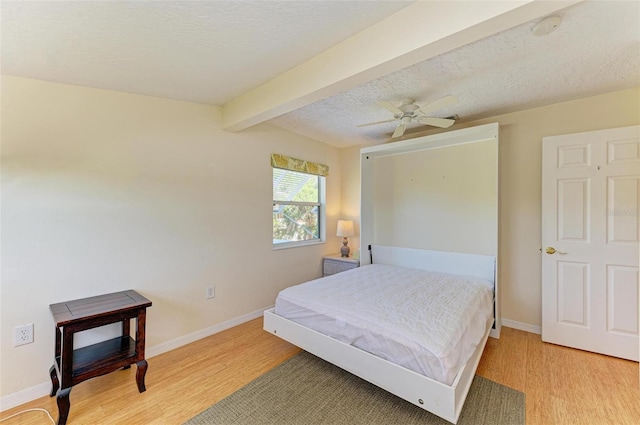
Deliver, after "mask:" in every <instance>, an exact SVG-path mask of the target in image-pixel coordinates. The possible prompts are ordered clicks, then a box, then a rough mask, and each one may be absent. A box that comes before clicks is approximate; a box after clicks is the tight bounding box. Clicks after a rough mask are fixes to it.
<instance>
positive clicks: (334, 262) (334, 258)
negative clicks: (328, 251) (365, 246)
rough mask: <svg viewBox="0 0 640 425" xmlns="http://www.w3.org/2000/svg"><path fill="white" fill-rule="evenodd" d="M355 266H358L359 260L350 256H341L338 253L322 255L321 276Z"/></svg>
mask: <svg viewBox="0 0 640 425" xmlns="http://www.w3.org/2000/svg"><path fill="white" fill-rule="evenodd" d="M356 267H360V260H354V259H353V258H352V257H342V256H341V255H340V254H332V255H327V256H325V257H322V276H330V275H332V274H336V273H340V272H343V271H345V270H351V269H355V268H356Z"/></svg>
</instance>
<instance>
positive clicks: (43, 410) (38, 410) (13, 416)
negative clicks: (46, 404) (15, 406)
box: [0, 407, 56, 425]
mask: <svg viewBox="0 0 640 425" xmlns="http://www.w3.org/2000/svg"><path fill="white" fill-rule="evenodd" d="M27 412H44V413H46V414H47V416H48V417H49V420H50V421H51V423H52V424H53V425H56V421H54V420H53V418H52V417H51V414H50V413H49V411H48V410H46V409H41V408H39V407H37V408H35V409H26V410H23V411H21V412H18V413H14V414H13V415H11V416H7V417H6V418H2V419H0V422H4V421H6V420H7V419H11V418H15V417H16V416H18V415H22V414H23V413H27Z"/></svg>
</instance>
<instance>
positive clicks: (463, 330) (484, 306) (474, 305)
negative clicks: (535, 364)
mask: <svg viewBox="0 0 640 425" xmlns="http://www.w3.org/2000/svg"><path fill="white" fill-rule="evenodd" d="M275 313H276V314H278V315H280V316H283V317H286V318H288V319H290V320H293V321H295V322H297V323H300V324H302V325H304V326H307V327H309V328H311V329H314V330H316V331H319V332H322V333H324V334H326V335H329V336H331V337H333V338H336V339H338V340H340V341H342V342H345V343H348V344H351V345H354V346H356V347H358V348H360V349H362V350H365V351H368V352H370V353H372V354H375V355H377V356H379V357H382V358H384V359H387V360H389V361H392V362H394V363H396V364H399V365H401V366H404V367H406V368H408V369H411V370H413V371H415V372H418V373H420V374H423V375H425V376H427V377H430V378H433V379H436V380H438V381H440V382H443V383H445V384H447V385H451V383H452V382H453V380H454V378H455V376H456V374H457V373H458V370H459V369H460V367H461V366H463V365H464V364H465V363H466V362H467V360H468V359H469V358H470V357H471V355H472V354H473V351H474V350H475V347H476V346H477V345H478V343H479V342H480V341H481V339H482V337H483V336H484V332H485V330H486V324H487V321H488V320H489V318H490V317H491V316H492V314H493V284H492V283H491V282H489V281H486V280H482V279H476V278H470V277H464V276H456V275H451V274H444V273H436V272H429V271H425V270H418V269H410V268H404V267H397V266H388V265H382V264H373V265H368V266H363V267H360V268H357V269H353V270H349V271H346V272H342V273H338V274H335V275H332V276H327V277H325V278H322V279H317V280H313V281H310V282H306V283H304V284H301V285H297V286H293V287H290V288H287V289H285V290H283V291H281V292H280V294H279V295H278V298H277V299H276V307H275Z"/></svg>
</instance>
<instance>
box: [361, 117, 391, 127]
mask: <svg viewBox="0 0 640 425" xmlns="http://www.w3.org/2000/svg"><path fill="white" fill-rule="evenodd" d="M395 120H396V119H395V118H392V119H390V120H384V121H376V122H369V123H366V124H358V127H367V126H369V125H378V124H385V123H388V122H393V121H395Z"/></svg>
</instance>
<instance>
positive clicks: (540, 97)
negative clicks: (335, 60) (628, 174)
mask: <svg viewBox="0 0 640 425" xmlns="http://www.w3.org/2000/svg"><path fill="white" fill-rule="evenodd" d="M411 3H412V2H406V1H238V0H236V1H159V2H142V1H121V2H115V1H107V2H82V1H65V2H47V1H43V2H24V1H6V0H3V1H2V3H0V7H1V10H0V12H1V36H2V44H1V47H2V51H1V54H2V56H1V59H2V62H1V65H2V73H3V74H7V75H16V76H22V77H28V78H36V79H42V80H47V81H54V82H60V83H66V84H75V85H83V86H90V87H97V88H104V89H110V90H118V91H124V92H130V93H139V94H145V95H151V96H159V97H166V98H172V99H179V100H187V101H193V102H199V103H208V104H216V105H224V104H226V103H227V102H229V101H231V100H233V99H234V98H237V97H238V96H241V95H243V94H245V93H247V92H249V91H250V90H252V89H254V88H256V87H259V86H261V85H263V84H265V83H267V82H269V81H272V80H273V79H274V78H275V77H277V76H279V75H282V74H283V73H284V72H285V71H287V70H290V69H292V68H294V67H297V66H299V65H300V64H302V63H304V62H305V61H307V60H309V59H311V58H313V57H317V55H318V54H320V53H322V52H324V51H326V50H327V49H329V48H331V47H332V46H335V45H337V44H338V43H341V42H342V41H344V40H346V39H349V38H350V37H354V36H357V34H358V33H360V31H362V30H365V29H368V28H370V27H372V26H375V25H376V23H378V22H380V21H381V20H383V19H385V18H386V17H388V16H389V15H392V14H394V13H396V12H398V13H400V12H399V11H401V10H402V9H403V8H405V7H407V6H408V5H410V4H411ZM431 3H432V5H431V7H432V10H433V11H434V12H435V11H439V10H440V9H447V7H445V3H444V2H431ZM472 3H475V5H478V4H480V5H483V4H485V5H486V4H488V3H482V2H479V1H476V2H468V3H464V4H465V5H471V4H472ZM525 3H526V2H525ZM465 7H466V6H465ZM469 7H470V6H469ZM561 7H564V6H561ZM406 10H409V9H406ZM469 10H471V9H469ZM554 14H555V15H557V16H560V17H561V18H562V22H561V24H560V27H559V28H558V29H557V30H556V31H555V32H553V33H551V34H548V35H546V36H542V37H534V36H533V35H532V33H531V29H532V27H533V26H534V25H535V24H536V23H537V22H538V21H539V20H540V19H539V18H537V19H535V20H533V21H531V22H528V23H525V24H518V25H517V26H515V27H513V28H511V29H508V30H506V31H503V32H500V33H497V34H494V35H492V36H489V37H487V38H484V39H480V40H479V41H475V42H473V43H471V44H467V45H463V46H462V47H459V48H457V49H454V50H451V51H448V52H446V53H443V54H439V55H437V56H435V57H433V58H431V59H428V60H426V61H423V62H418V63H415V64H414V65H413V66H410V67H408V68H406V69H402V70H400V71H397V72H394V73H392V74H389V75H386V76H384V77H382V78H378V79H375V80H372V81H366V82H364V83H363V84H362V82H359V83H358V84H359V85H356V86H355V87H351V88H348V89H347V90H346V91H343V92H342V93H339V94H337V95H331V96H330V97H327V98H324V99H322V100H320V101H316V102H314V103H311V104H309V105H306V106H302V107H299V109H296V110H293V111H292V112H288V113H286V114H284V115H281V116H279V117H276V118H272V119H271V120H270V122H271V123H273V124H276V125H278V126H281V127H283V128H286V129H289V130H291V131H294V132H297V133H299V134H302V135H305V136H308V137H312V138H314V139H317V140H321V141H324V142H326V143H329V144H332V145H334V146H338V147H344V146H349V145H354V144H363V143H364V144H373V143H381V142H384V141H387V140H389V137H390V134H391V133H392V132H393V129H394V127H395V124H394V123H389V124H382V125H378V126H370V127H362V128H360V127H358V124H363V123H367V122H374V121H382V120H386V119H390V118H392V117H391V113H390V112H388V111H387V110H385V109H382V108H380V107H379V106H376V105H375V103H376V101H378V100H381V99H382V100H387V101H391V102H393V103H395V104H398V103H399V102H400V100H401V99H403V98H406V97H412V98H415V99H416V100H417V103H418V104H419V105H424V104H425V103H428V102H431V101H433V100H436V99H438V98H440V97H443V96H445V95H455V96H456V97H458V99H459V103H458V104H457V105H455V106H452V107H448V108H444V109H442V110H437V111H434V112H433V113H432V114H431V115H432V116H439V117H446V116H450V115H454V114H456V115H458V116H459V117H460V121H462V122H464V121H469V120H472V119H476V118H481V117H487V116H492V115H496V114H499V113H505V112H510V111H516V110H522V109H526V108H530V107H535V106H542V105H545V104H550V103H555V102H559V101H564V100H570V99H575V98H580V97H585V96H591V95H596V94H600V93H604V92H609V91H614V90H620V89H625V88H630V87H637V86H640V2H639V1H635V0H633V1H585V2H582V3H578V4H575V5H573V6H570V7H568V8H566V9H562V10H559V11H558V12H556V13H554ZM521 22H524V20H523V21H521ZM432 23H433V22H432ZM438 23H439V24H442V22H438ZM427 27H429V25H428V22H425V28H427ZM415 30H416V31H417V30H420V28H415ZM384 34H387V33H384ZM371 49H374V50H375V49H377V45H374V44H372V45H371ZM339 65H340V64H337V65H334V66H339ZM421 129H422V128H420V127H415V126H412V127H411V128H410V129H409V131H408V134H410V133H411V132H416V131H420V130H421Z"/></svg>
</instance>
